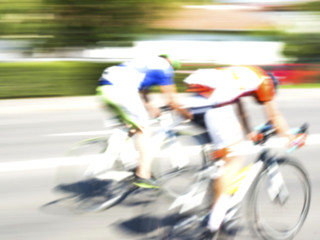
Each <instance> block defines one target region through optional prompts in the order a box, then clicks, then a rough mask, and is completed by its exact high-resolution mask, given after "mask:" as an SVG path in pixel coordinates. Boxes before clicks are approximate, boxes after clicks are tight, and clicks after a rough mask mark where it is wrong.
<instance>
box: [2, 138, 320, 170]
mask: <svg viewBox="0 0 320 240" xmlns="http://www.w3.org/2000/svg"><path fill="white" fill-rule="evenodd" d="M78 134H89V132H83V133H78ZM91 134H92V132H91ZM101 134H102V133H101ZM64 136H68V135H64ZM286 143H287V141H286V139H285V138H274V139H270V140H269V142H267V144H266V147H270V148H283V147H284V146H285V144H286ZM319 144H320V134H310V135H309V136H308V139H307V141H306V146H308V145H319ZM244 146H246V149H245V151H244V153H246V154H250V153H256V152H258V151H259V149H260V148H259V147H254V146H252V144H251V143H250V142H245V143H244ZM88 159H89V160H92V158H91V157H90V158H83V159H81V160H79V158H74V157H73V158H72V157H60V158H48V159H38V160H30V161H16V162H4V163H0V173H5V172H18V171H30V170H41V169H50V168H56V167H58V166H61V165H66V164H67V165H68V164H70V165H77V164H83V163H85V162H86V161H88Z"/></svg>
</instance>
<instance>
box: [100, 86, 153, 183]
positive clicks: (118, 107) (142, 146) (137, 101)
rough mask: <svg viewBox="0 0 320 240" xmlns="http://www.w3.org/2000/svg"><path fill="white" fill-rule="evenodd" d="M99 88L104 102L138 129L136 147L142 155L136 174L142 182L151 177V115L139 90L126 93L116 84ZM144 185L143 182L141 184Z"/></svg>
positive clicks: (120, 117)
mask: <svg viewBox="0 0 320 240" xmlns="http://www.w3.org/2000/svg"><path fill="white" fill-rule="evenodd" d="M97 90H98V93H99V95H100V96H101V97H102V99H103V101H104V103H105V104H106V105H107V106H109V107H110V108H111V109H112V110H113V112H115V113H116V115H117V116H118V117H119V119H120V120H121V121H123V122H125V123H128V124H129V125H131V126H132V127H133V128H135V129H136V130H137V131H136V147H137V150H138V152H139V154H140V157H139V163H138V168H137V171H136V175H137V177H140V178H141V179H140V181H141V182H143V181H142V179H150V178H151V162H152V158H153V157H152V148H151V141H150V140H151V134H150V130H149V126H148V120H149V115H148V113H147V111H146V109H145V107H144V105H143V102H142V101H141V98H140V96H139V93H138V91H135V90H133V91H128V90H126V92H125V93H124V92H123V89H122V88H118V87H114V86H103V87H99V88H98V89H97ZM143 185H144V184H141V186H143ZM139 186H140V185H139Z"/></svg>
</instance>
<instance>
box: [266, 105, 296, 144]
mask: <svg viewBox="0 0 320 240" xmlns="http://www.w3.org/2000/svg"><path fill="white" fill-rule="evenodd" d="M263 105H264V108H265V110H266V113H267V116H268V117H269V120H270V121H271V123H272V124H273V126H274V127H275V129H276V130H277V132H278V133H279V134H280V135H282V136H285V137H288V138H289V140H291V139H292V138H293V136H292V135H291V134H289V127H288V124H287V121H286V119H285V118H284V117H283V115H282V114H281V112H280V111H279V109H278V107H277V104H276V103H275V101H274V100H271V101H267V102H264V103H263Z"/></svg>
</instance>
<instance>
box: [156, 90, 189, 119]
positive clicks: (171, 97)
mask: <svg viewBox="0 0 320 240" xmlns="http://www.w3.org/2000/svg"><path fill="white" fill-rule="evenodd" d="M159 87H160V91H161V93H162V94H163V95H164V97H165V99H166V101H167V102H168V104H169V105H170V107H171V108H172V109H174V110H176V111H177V112H178V113H180V114H181V115H183V116H184V117H185V118H187V119H192V118H193V116H192V114H191V113H190V112H189V111H188V110H187V109H186V108H183V107H182V106H181V104H179V102H178V99H177V90H176V87H175V85H173V84H172V85H161V86H159Z"/></svg>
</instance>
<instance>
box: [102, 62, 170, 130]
mask: <svg viewBox="0 0 320 240" xmlns="http://www.w3.org/2000/svg"><path fill="white" fill-rule="evenodd" d="M173 76H174V70H173V68H172V66H171V64H170V63H169V62H168V61H167V60H166V59H164V58H161V57H155V58H151V59H142V60H140V59H138V60H134V61H129V62H124V63H121V64H119V65H117V66H112V67H109V68H106V69H105V70H104V72H103V74H102V76H101V78H100V80H99V86H98V87H97V94H98V95H99V96H100V97H101V98H102V100H103V102H104V103H106V105H109V106H111V108H110V109H113V110H115V111H116V114H117V115H120V116H121V117H122V119H123V120H124V121H125V122H127V123H129V124H131V125H133V126H137V127H138V128H140V127H139V126H146V125H147V124H148V120H149V114H148V112H147V110H146V108H145V106H144V104H143V102H142V100H141V97H140V95H139V91H140V90H143V89H148V88H150V87H152V86H164V85H172V84H174V80H173Z"/></svg>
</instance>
